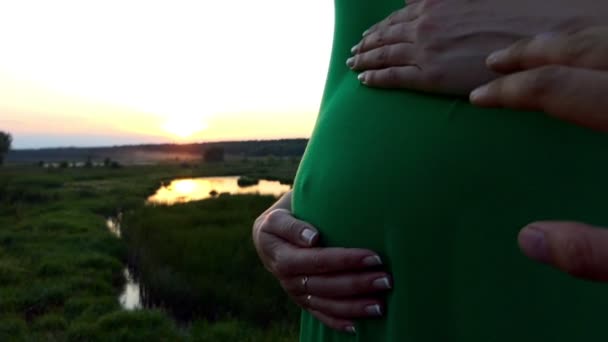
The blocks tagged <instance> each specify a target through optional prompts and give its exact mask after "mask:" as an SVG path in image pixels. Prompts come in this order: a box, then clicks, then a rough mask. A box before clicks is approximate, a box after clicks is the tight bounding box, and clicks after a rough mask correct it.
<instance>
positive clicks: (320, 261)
mask: <svg viewBox="0 0 608 342" xmlns="http://www.w3.org/2000/svg"><path fill="white" fill-rule="evenodd" d="M311 264H312V267H313V269H314V270H315V272H316V273H326V272H327V271H328V270H329V265H328V264H327V262H325V258H323V255H322V254H320V253H315V254H313V255H312V257H311Z"/></svg>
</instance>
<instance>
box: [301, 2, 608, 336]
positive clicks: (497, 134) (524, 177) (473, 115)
mask: <svg viewBox="0 0 608 342" xmlns="http://www.w3.org/2000/svg"><path fill="white" fill-rule="evenodd" d="M505 1H506V0H505ZM401 6H403V1H402V0H373V1H372V0H336V24H335V25H336V29H335V32H334V49H333V54H332V61H331V65H330V71H329V75H328V79H327V83H326V89H325V94H324V98H323V102H322V107H321V111H320V114H319V117H318V119H317V123H316V126H315V130H314V133H313V135H312V138H311V140H310V143H309V146H308V148H307V151H306V153H305V156H304V158H303V160H302V163H301V166H300V169H299V171H298V175H297V179H296V184H295V186H294V197H293V210H294V213H295V215H296V216H297V217H299V218H301V219H303V220H306V221H308V222H310V223H312V224H313V225H315V226H316V227H318V228H319V229H320V231H321V233H322V237H323V244H324V245H326V246H342V247H361V248H369V249H372V250H374V251H376V252H378V253H379V254H380V255H381V256H382V258H383V260H384V261H385V262H386V267H387V269H388V270H389V271H390V272H391V273H392V275H393V278H394V286H395V288H394V289H393V291H392V292H391V293H390V294H389V295H388V296H387V298H386V300H387V305H388V307H387V313H386V316H385V318H383V319H370V320H359V321H357V323H356V328H357V334H356V335H349V334H346V333H342V332H336V331H333V330H331V329H328V328H326V327H325V326H323V325H322V324H321V323H320V322H319V321H317V320H316V319H314V318H313V317H312V316H310V315H309V314H308V313H306V312H304V313H303V314H302V323H301V341H304V342H308V341H339V342H346V341H374V342H375V341H379V342H382V341H395V342H396V341H405V342H408V341H411V342H414V341H415V342H418V341H431V342H435V341H438V342H458V341H479V342H482V341H483V342H489V341H504V342H514V341H518V342H522V341H534V342H540V341H543V342H544V341H547V342H555V341H569V342H579V341H581V342H583V341H608V285H601V284H594V283H590V282H584V281H581V280H575V279H573V278H571V277H569V276H567V275H565V274H562V273H560V272H558V271H555V270H553V269H550V268H549V267H546V266H543V265H539V264H536V263H534V262H532V261H530V260H528V259H526V258H525V257H524V256H523V255H522V254H521V252H520V251H519V249H518V247H517V234H518V231H519V229H520V228H521V227H523V226H524V225H525V224H527V223H529V222H531V221H535V220H543V219H560V220H580V221H586V222H589V223H593V224H598V225H606V226H608V136H607V135H604V134H600V133H596V132H593V131H590V130H587V129H584V128H581V127H578V126H574V125H571V124H568V123H564V122H561V121H558V120H555V119H552V118H550V117H548V116H546V115H543V114H541V113H530V112H516V111H508V110H487V109H479V108H474V107H472V106H470V105H469V104H468V103H467V102H466V101H465V100H463V99H456V98H449V97H439V96H432V95H425V94H421V93H416V92H409V91H402V90H379V89H370V88H366V87H364V86H362V85H360V84H359V82H358V81H357V75H356V73H354V72H351V71H349V70H348V68H347V67H346V65H345V60H346V59H347V57H349V55H350V53H349V50H350V48H351V47H352V46H353V45H354V44H355V43H357V42H358V41H359V40H360V37H361V32H363V31H364V30H366V29H367V28H368V27H370V26H371V25H372V24H374V23H376V22H378V21H380V20H381V19H383V18H385V17H386V16H387V15H388V14H389V13H391V12H392V11H394V10H396V9H398V8H400V7H401Z"/></svg>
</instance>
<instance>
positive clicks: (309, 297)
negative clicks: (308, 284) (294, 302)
mask: <svg viewBox="0 0 608 342" xmlns="http://www.w3.org/2000/svg"><path fill="white" fill-rule="evenodd" d="M311 300H312V295H308V296H306V306H308V307H310V301H311Z"/></svg>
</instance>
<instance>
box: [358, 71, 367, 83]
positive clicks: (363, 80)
mask: <svg viewBox="0 0 608 342" xmlns="http://www.w3.org/2000/svg"><path fill="white" fill-rule="evenodd" d="M365 77H366V75H365V73H364V72H362V73H360V74H359V76H357V79H358V80H359V82H361V83H363V84H365Z"/></svg>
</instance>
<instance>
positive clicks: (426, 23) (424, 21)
mask: <svg viewBox="0 0 608 342" xmlns="http://www.w3.org/2000/svg"><path fill="white" fill-rule="evenodd" d="M438 25H439V22H438V20H437V19H436V17H435V16H433V15H430V14H428V13H425V14H423V15H421V16H420V19H419V20H418V23H417V25H416V33H417V36H418V37H419V38H420V37H424V36H428V35H429V34H430V33H432V32H434V31H436V30H437V28H438Z"/></svg>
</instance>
